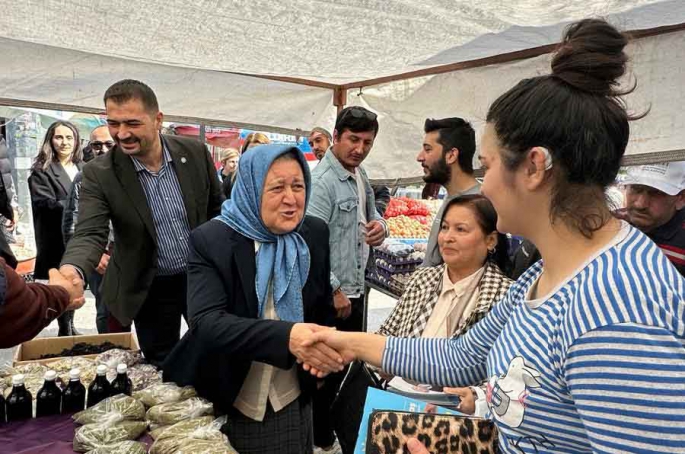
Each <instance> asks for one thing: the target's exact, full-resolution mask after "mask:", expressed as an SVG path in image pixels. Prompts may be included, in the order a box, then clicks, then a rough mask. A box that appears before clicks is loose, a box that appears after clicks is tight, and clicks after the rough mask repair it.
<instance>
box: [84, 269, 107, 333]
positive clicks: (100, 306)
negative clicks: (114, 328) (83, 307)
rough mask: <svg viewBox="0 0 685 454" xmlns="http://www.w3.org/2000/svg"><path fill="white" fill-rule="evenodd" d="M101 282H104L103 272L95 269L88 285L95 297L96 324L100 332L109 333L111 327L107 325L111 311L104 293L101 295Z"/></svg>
mask: <svg viewBox="0 0 685 454" xmlns="http://www.w3.org/2000/svg"><path fill="white" fill-rule="evenodd" d="M100 284H102V274H100V273H98V272H97V271H93V274H91V275H90V277H89V279H88V286H89V287H90V291H91V293H92V294H93V296H94V297H95V311H96V315H95V326H96V327H97V329H98V334H107V333H109V328H108V326H107V319H108V318H109V311H108V310H107V306H105V303H104V302H103V301H102V295H100Z"/></svg>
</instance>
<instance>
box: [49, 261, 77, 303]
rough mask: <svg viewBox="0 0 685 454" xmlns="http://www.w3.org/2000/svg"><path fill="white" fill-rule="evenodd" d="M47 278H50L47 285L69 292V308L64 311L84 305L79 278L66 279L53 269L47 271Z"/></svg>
mask: <svg viewBox="0 0 685 454" xmlns="http://www.w3.org/2000/svg"><path fill="white" fill-rule="evenodd" d="M48 276H49V278H50V280H49V281H48V285H56V286H59V287H62V288H63V289H64V290H66V291H67V292H69V306H67V308H66V309H65V310H69V311H72V310H76V309H80V308H81V307H82V306H83V305H84V304H85V302H86V298H85V296H84V295H83V281H82V280H81V278H80V277H77V278H71V277H70V278H67V277H65V276H64V275H63V274H62V273H60V272H59V271H57V270H56V269H54V268H52V269H51V270H49V271H48Z"/></svg>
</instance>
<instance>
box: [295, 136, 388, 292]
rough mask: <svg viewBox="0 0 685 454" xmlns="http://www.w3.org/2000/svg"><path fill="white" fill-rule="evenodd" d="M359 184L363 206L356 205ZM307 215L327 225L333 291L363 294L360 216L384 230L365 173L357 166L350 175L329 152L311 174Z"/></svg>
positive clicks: (362, 251)
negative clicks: (361, 188)
mask: <svg viewBox="0 0 685 454" xmlns="http://www.w3.org/2000/svg"><path fill="white" fill-rule="evenodd" d="M358 178H361V180H358ZM360 185H361V187H363V188H364V196H365V197H366V198H365V199H362V200H363V202H362V203H363V206H360V197H359V189H358V188H359V187H360ZM359 210H363V211H364V213H360V212H359ZM307 214H308V215H312V216H316V217H318V218H319V219H322V220H323V221H324V222H326V223H327V224H328V229H329V244H330V246H331V287H332V288H333V290H336V289H338V288H341V289H342V291H343V293H345V295H348V296H351V295H361V294H363V292H364V272H365V270H366V261H365V260H364V248H363V243H364V242H365V238H364V237H363V236H362V232H361V229H360V228H358V225H359V222H360V220H361V219H362V218H361V215H362V214H363V215H364V216H366V220H367V221H368V222H371V221H379V222H380V223H381V224H383V226H384V228H385V227H386V224H385V221H384V220H383V218H382V217H381V216H380V214H378V212H377V211H376V206H375V198H374V195H373V190H372V189H371V184H370V183H369V178H368V176H367V175H366V171H365V170H364V169H363V168H362V167H361V166H359V167H357V168H356V169H355V173H354V174H352V173H350V172H348V171H347V170H345V168H344V167H343V166H342V164H340V161H338V158H336V156H335V154H334V153H333V151H332V149H329V150H328V152H327V153H326V154H325V155H324V157H323V159H322V160H321V162H319V164H318V165H317V166H316V167H315V168H314V170H313V171H312V193H311V198H310V201H309V208H308V209H307Z"/></svg>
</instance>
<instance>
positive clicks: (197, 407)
mask: <svg viewBox="0 0 685 454" xmlns="http://www.w3.org/2000/svg"><path fill="white" fill-rule="evenodd" d="M212 414H214V406H213V405H212V403H211V402H209V401H208V400H205V399H203V398H201V397H191V398H190V399H186V400H184V401H182V402H170V403H166V404H161V405H155V406H154V407H152V408H150V409H149V410H148V411H147V413H146V415H145V416H146V418H147V420H148V421H149V422H150V427H151V428H152V429H153V430H154V429H156V428H157V427H159V426H168V425H171V424H176V423H177V422H181V421H184V420H186V419H192V418H197V417H199V416H206V415H212Z"/></svg>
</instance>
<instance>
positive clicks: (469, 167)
mask: <svg viewBox="0 0 685 454" xmlns="http://www.w3.org/2000/svg"><path fill="white" fill-rule="evenodd" d="M423 130H424V132H425V133H426V135H425V136H424V139H423V147H422V148H421V151H420V152H419V155H418V156H417V157H416V160H417V161H418V162H420V163H421V167H423V172H424V176H423V180H424V181H425V182H426V183H437V184H440V185H442V186H443V187H444V188H445V189H446V190H447V197H445V201H444V202H443V204H442V206H441V207H440V210H438V213H437V214H436V215H435V221H433V226H432V227H431V232H430V236H429V237H428V247H427V250H426V258H425V259H424V261H423V264H422V265H421V266H436V265H440V264H441V263H442V257H441V256H440V250H439V249H438V233H439V232H440V219H442V213H443V211H444V209H445V206H446V205H447V204H448V203H449V201H450V200H452V199H454V198H456V197H459V196H460V195H466V194H478V193H480V183H478V181H477V180H476V178H475V177H474V176H473V155H474V153H475V152H476V134H475V131H474V130H473V127H472V126H471V124H470V123H469V122H468V121H466V120H464V119H463V118H457V117H454V118H443V119H442V120H433V119H430V118H428V119H426V123H425V125H424V127H423Z"/></svg>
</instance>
